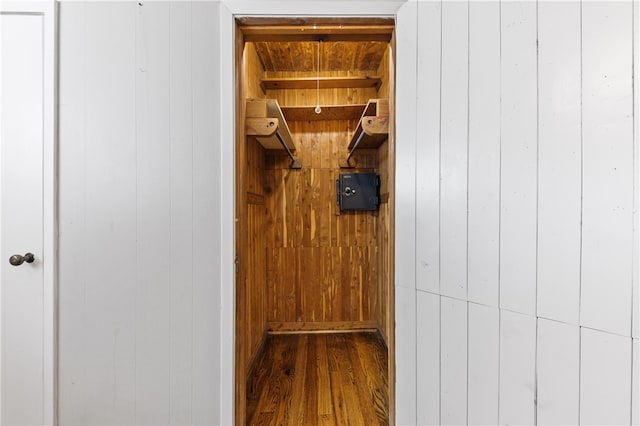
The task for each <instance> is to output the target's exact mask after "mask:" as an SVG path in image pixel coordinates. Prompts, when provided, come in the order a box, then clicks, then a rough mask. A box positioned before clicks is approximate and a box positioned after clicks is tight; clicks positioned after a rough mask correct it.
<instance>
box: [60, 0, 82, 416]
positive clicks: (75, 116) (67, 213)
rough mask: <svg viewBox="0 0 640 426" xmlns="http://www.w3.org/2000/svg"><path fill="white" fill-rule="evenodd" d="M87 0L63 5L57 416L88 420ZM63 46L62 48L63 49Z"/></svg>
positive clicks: (61, 6)
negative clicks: (86, 388)
mask: <svg viewBox="0 0 640 426" xmlns="http://www.w3.org/2000/svg"><path fill="white" fill-rule="evenodd" d="M87 7H88V6H87V4H86V3H63V4H61V5H60V35H59V43H60V46H61V48H60V52H59V62H60V78H59V83H58V84H59V87H60V93H61V97H60V105H59V112H58V114H59V121H58V123H59V124H58V125H59V140H60V150H59V153H58V157H59V159H58V162H59V165H58V167H59V170H60V172H59V177H58V187H59V189H60V190H59V192H58V205H59V207H58V215H59V222H58V231H59V233H60V239H59V243H58V250H59V253H58V274H59V277H60V278H59V282H58V287H59V289H58V305H59V308H58V329H59V336H58V394H59V397H58V418H59V421H60V423H70V424H79V423H83V421H84V417H83V416H84V414H83V412H84V409H83V407H84V406H85V401H86V400H85V392H84V388H85V387H86V384H85V379H84V376H83V374H84V371H85V370H86V368H87V364H88V362H89V361H90V358H88V357H87V356H86V355H87V352H88V348H87V347H86V345H85V343H84V334H85V333H86V332H87V329H86V327H87V325H86V324H85V319H84V317H85V307H84V294H85V285H86V280H87V275H88V272H87V271H86V266H85V264H86V257H88V256H90V255H89V253H87V250H86V247H87V244H88V242H87V236H86V219H85V217H86V200H85V197H84V194H85V172H86V171H85V167H86V166H85V162H84V159H85V156H86V149H87V147H86V144H87V141H86V137H85V132H84V131H85V123H86V113H87V111H86V109H85V102H84V100H85V93H86V79H87V75H86V73H85V64H84V59H85V55H86V49H87V43H88V40H87V38H86V33H85V27H84V25H85V14H86V8H87ZM62 46H64V48H62Z"/></svg>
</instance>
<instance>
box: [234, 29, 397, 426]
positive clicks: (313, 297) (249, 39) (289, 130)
mask: <svg viewBox="0 0 640 426" xmlns="http://www.w3.org/2000/svg"><path fill="white" fill-rule="evenodd" d="M393 29H394V24H393V19H381V18H375V19H372V18H366V19H365V18H359V19H350V20H344V19H343V20H339V19H331V20H330V21H327V20H326V19H325V20H318V19H313V18H305V19H279V18H250V17H248V18H241V19H238V21H237V33H236V40H237V43H236V46H237V50H236V72H237V74H236V78H237V81H238V82H239V84H238V85H237V86H238V87H237V110H236V116H237V117H238V119H237V128H236V134H237V140H236V250H237V251H236V371H235V373H236V418H237V419H238V422H239V424H244V423H245V422H246V423H247V424H340V423H341V422H340V419H341V417H340V416H343V415H345V413H346V411H345V410H348V412H349V413H350V415H356V414H355V413H359V414H358V416H361V419H362V420H363V421H364V423H362V424H378V423H380V424H386V423H387V422H388V419H389V411H390V409H389V407H392V406H393V403H392V401H393V394H392V393H390V391H389V386H388V384H389V383H392V377H393V367H392V366H393V365H394V364H393V362H394V360H393V347H394V346H393V332H392V324H393V308H392V307H393V286H392V279H391V277H392V276H393V227H392V224H393V214H394V209H393V200H394V196H393V188H394V184H393V176H394V169H393V167H394V137H393V134H394V119H393V118H394V111H393V105H394V101H393V90H394V84H393V69H394V65H393V64H394V61H393V43H394V35H393ZM376 419H377V420H376Z"/></svg>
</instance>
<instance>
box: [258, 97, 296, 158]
mask: <svg viewBox="0 0 640 426" xmlns="http://www.w3.org/2000/svg"><path fill="white" fill-rule="evenodd" d="M245 114H246V119H245V134H246V135H247V136H255V137H256V139H257V140H258V142H260V144H261V145H262V146H263V147H264V148H265V149H284V150H285V151H287V154H289V157H290V158H291V165H290V167H291V168H293V169H299V168H301V167H302V164H301V163H300V161H299V160H298V159H297V158H296V157H294V156H293V152H295V150H296V145H295V144H294V142H293V138H292V137H291V131H290V130H289V126H287V120H286V119H285V118H284V115H283V114H282V109H281V108H280V105H279V104H278V101H277V100H275V99H247V103H246V112H245Z"/></svg>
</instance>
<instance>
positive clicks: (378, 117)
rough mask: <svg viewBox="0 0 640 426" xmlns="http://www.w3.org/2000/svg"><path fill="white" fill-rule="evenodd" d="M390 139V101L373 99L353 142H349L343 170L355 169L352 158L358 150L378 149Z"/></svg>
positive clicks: (368, 104) (367, 107) (341, 165)
mask: <svg viewBox="0 0 640 426" xmlns="http://www.w3.org/2000/svg"><path fill="white" fill-rule="evenodd" d="M388 137H389V100H388V99H371V100H369V102H368V103H367V105H366V106H365V109H364V112H363V113H362V117H361V118H360V121H358V127H357V128H356V130H355V132H354V133H353V136H352V137H351V142H349V146H348V149H349V155H348V156H347V159H346V161H345V162H344V163H341V164H340V167H343V168H353V167H355V164H352V163H351V157H352V156H353V154H354V153H355V151H356V149H358V148H377V147H379V146H380V145H381V144H382V143H383V142H384V141H385V140H387V138H388Z"/></svg>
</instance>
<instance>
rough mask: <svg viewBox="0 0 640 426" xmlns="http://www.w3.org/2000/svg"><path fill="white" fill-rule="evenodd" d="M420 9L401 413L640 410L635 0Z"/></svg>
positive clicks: (555, 420)
mask: <svg viewBox="0 0 640 426" xmlns="http://www.w3.org/2000/svg"><path fill="white" fill-rule="evenodd" d="M415 7H417V13H416V14H415V16H416V18H415V19H416V20H417V24H416V25H417V27H418V31H417V33H418V42H417V47H416V49H417V52H418V58H417V75H418V82H417V88H418V90H417V98H418V112H417V114H418V117H417V122H418V123H419V124H418V129H417V131H416V134H415V135H412V137H413V138H415V139H414V140H416V141H417V146H415V147H414V146H413V143H411V144H404V143H403V142H404V141H403V140H402V139H401V138H398V150H399V151H400V152H399V156H400V157H404V156H406V157H407V158H409V157H411V156H415V158H416V160H415V166H414V168H415V170H416V178H415V187H416V193H415V197H414V196H410V197H414V198H410V197H407V198H406V200H409V206H408V208H411V207H414V206H415V229H412V228H411V226H407V225H405V228H407V229H405V232H413V231H415V234H416V235H418V237H419V238H418V240H417V241H416V252H415V264H414V265H415V270H416V283H415V291H403V292H402V293H401V294H400V295H399V296H400V297H399V305H398V309H402V307H403V306H404V305H403V304H407V303H410V302H409V301H411V300H415V310H416V312H417V323H416V329H417V332H416V335H417V338H416V342H417V347H418V354H417V357H416V358H415V359H416V361H412V360H410V359H409V357H407V358H406V359H405V361H406V362H407V363H409V364H411V365H410V366H407V365H404V366H403V367H402V368H403V372H405V373H404V374H405V375H406V376H407V377H410V376H411V375H412V373H413V374H416V375H417V382H418V384H417V387H416V391H415V393H414V392H413V390H412V388H411V387H407V388H404V387H403V384H402V382H401V381H400V382H399V384H398V386H399V387H401V388H402V389H401V390H398V393H399V394H401V395H402V396H403V397H404V398H407V399H411V400H412V403H414V404H416V406H417V412H411V411H406V412H404V413H402V412H400V413H399V417H398V422H399V423H400V424H414V423H418V424H448V423H451V422H453V423H457V424H460V423H468V424H534V423H537V424H578V423H580V424H629V423H630V422H631V421H632V419H631V416H632V413H634V414H633V416H634V422H636V423H637V421H638V420H637V412H638V408H637V406H638V402H637V401H638V399H640V398H639V395H638V393H637V389H638V385H637V383H638V367H637V358H638V352H637V339H632V337H634V338H637V336H638V331H637V330H638V312H637V310H638V304H637V299H638V284H637V283H638V265H637V263H638V246H637V245H638V237H637V230H638V217H637V213H635V214H634V206H635V211H636V212H637V205H638V204H637V203H638V198H637V194H638V191H639V190H640V185H639V181H638V167H639V165H640V163H639V162H638V151H639V146H638V127H639V126H638V116H637V111H638V93H637V91H638V84H637V83H636V85H635V92H634V86H633V85H632V76H633V72H634V69H635V73H636V81H638V80H637V78H638V74H637V73H638V68H640V67H639V66H638V42H637V37H638V36H637V34H638V9H639V8H640V7H639V4H638V2H637V1H635V2H632V1H630V0H627V1H615V2H606V1H603V2H593V1H589V2H582V3H580V2H577V1H576V2H547V1H540V2H534V1H518V2H511V1H509V2H507V1H505V2H474V1H471V2H454V3H450V2H446V1H445V2H431V1H424V2H421V1H418V2H417V6H415ZM634 20H635V21H634ZM634 22H635V24H634ZM634 34H635V40H636V42H635V43H634ZM633 61H635V68H633V67H632V63H634V62H633ZM634 96H635V104H634V101H633V100H634ZM398 105H403V102H402V101H400V102H398ZM634 105H635V107H634ZM399 114H402V112H399ZM634 114H635V115H634ZM634 123H635V126H634ZM427 126H428V128H425V127H427ZM634 129H635V138H634ZM405 149H406V150H407V152H404V150H405ZM434 168H435V170H434ZM425 169H426V170H425ZM436 171H437V172H438V173H436ZM438 177H439V179H437V178H438ZM412 184H413V181H412V180H411V177H410V176H407V177H403V176H400V179H399V180H398V185H412ZM402 194H403V193H402V192H401V193H400V196H402ZM398 238H402V237H401V236H398ZM398 247H399V250H400V251H402V253H400V254H399V256H400V257H403V258H404V257H405V256H410V255H412V253H411V252H410V251H409V250H408V251H404V249H403V248H402V245H399V246H398ZM405 263H406V262H405ZM632 306H633V307H632ZM465 307H466V309H465ZM400 319H402V317H401V318H400ZM398 333H399V334H400V335H404V334H405V333H404V332H403V331H402V330H399V331H398ZM403 339H406V340H409V341H410V340H411V336H410V335H408V336H404V337H399V339H398V340H399V341H403ZM632 341H633V344H632ZM632 347H634V348H635V350H632ZM399 359H402V356H401V355H400V356H399ZM633 362H635V364H634V366H633V367H632V363H633ZM403 377H404V376H402V377H401V378H403ZM632 381H633V383H634V384H633V387H632ZM406 384H411V383H410V382H407V383H406ZM632 388H633V395H632ZM632 406H633V407H632ZM414 416H415V417H414Z"/></svg>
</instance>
